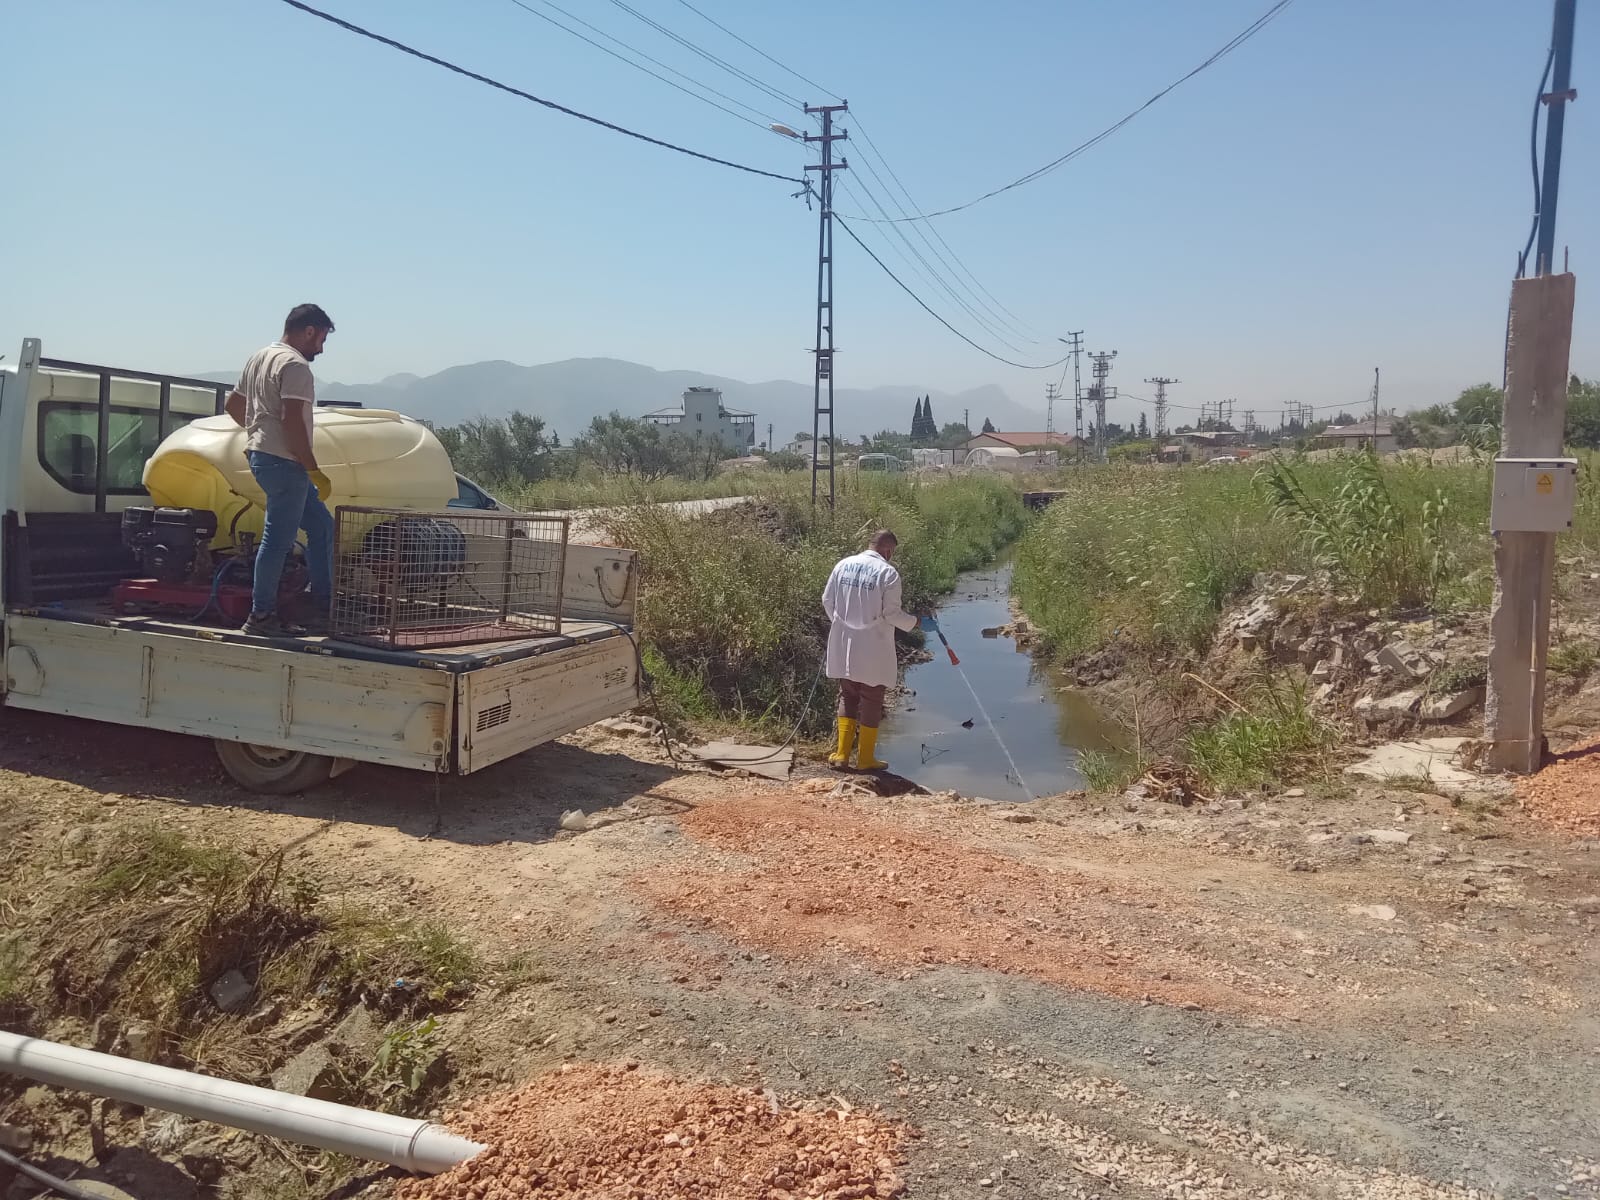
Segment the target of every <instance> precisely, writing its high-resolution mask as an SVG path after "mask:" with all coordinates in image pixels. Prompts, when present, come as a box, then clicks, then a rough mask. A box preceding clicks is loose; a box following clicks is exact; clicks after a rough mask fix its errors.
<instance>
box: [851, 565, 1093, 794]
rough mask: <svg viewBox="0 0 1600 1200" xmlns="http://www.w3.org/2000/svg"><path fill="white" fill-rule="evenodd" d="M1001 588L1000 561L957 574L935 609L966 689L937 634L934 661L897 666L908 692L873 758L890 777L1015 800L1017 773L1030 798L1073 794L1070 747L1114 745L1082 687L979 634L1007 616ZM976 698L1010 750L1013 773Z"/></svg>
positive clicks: (1076, 779)
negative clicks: (904, 667)
mask: <svg viewBox="0 0 1600 1200" xmlns="http://www.w3.org/2000/svg"><path fill="white" fill-rule="evenodd" d="M1010 591H1011V567H1010V566H1009V565H1008V564H1005V565H1001V566H999V567H997V568H995V569H993V570H989V571H982V572H974V573H972V574H970V575H964V576H962V577H961V580H960V581H959V583H958V584H957V586H956V590H955V592H954V593H952V595H951V598H950V599H949V600H948V601H946V602H945V604H944V605H943V606H941V607H940V609H939V613H938V618H939V627H940V628H941V629H943V630H944V635H945V637H946V638H948V639H949V641H950V645H951V647H952V648H953V649H954V650H955V652H956V657H958V658H959V659H960V660H961V667H960V670H961V671H965V672H966V676H967V679H968V680H970V681H971V683H972V691H968V690H967V685H966V684H965V683H963V682H962V679H961V675H960V674H959V673H958V671H957V668H955V667H953V666H951V665H950V660H949V658H948V657H946V655H945V653H944V647H943V646H941V645H939V643H938V639H937V638H932V637H930V638H929V642H928V648H929V649H930V650H931V651H932V652H933V654H934V660H933V661H932V662H929V663H919V664H917V665H915V666H913V667H910V668H908V669H907V670H906V673H905V686H906V688H907V689H908V690H909V691H910V692H912V693H915V694H914V695H906V696H902V697H900V702H899V705H898V706H897V707H896V708H895V710H894V711H893V712H891V713H890V714H889V715H888V716H887V717H885V718H884V722H883V732H882V734H881V735H880V738H879V741H878V757H879V758H882V759H884V760H886V761H887V762H888V763H889V766H890V769H891V770H893V771H894V772H895V773H896V774H898V775H904V776H905V777H906V778H908V779H914V780H916V781H917V782H918V783H920V784H922V786H923V787H926V788H929V789H931V790H934V791H943V790H952V791H957V792H960V793H961V794H962V795H965V796H987V797H989V798H990V799H993V800H1019V799H1025V798H1026V793H1025V791H1024V789H1023V786H1022V784H1020V783H1019V782H1018V780H1017V776H1018V775H1020V776H1021V777H1022V780H1024V781H1025V782H1026V785H1027V790H1028V791H1031V792H1032V793H1033V794H1034V795H1035V796H1048V795H1053V794H1055V793H1056V792H1066V791H1074V790H1076V789H1078V788H1081V787H1082V786H1083V776H1082V775H1080V774H1079V773H1078V770H1077V761H1078V754H1079V752H1080V751H1083V750H1108V749H1112V748H1114V746H1115V744H1116V741H1117V737H1118V733H1119V731H1118V730H1117V728H1116V727H1115V726H1114V725H1113V724H1112V723H1110V722H1108V721H1107V720H1105V719H1104V718H1103V717H1102V716H1101V715H1100V714H1099V713H1098V712H1097V711H1096V710H1095V708H1094V705H1093V704H1092V703H1090V701H1089V700H1088V698H1087V697H1086V696H1084V694H1083V693H1082V692H1079V691H1074V690H1073V689H1071V688H1069V687H1068V685H1067V682H1066V680H1065V679H1064V678H1062V677H1061V676H1060V675H1058V674H1057V673H1056V672H1054V671H1051V670H1049V669H1048V668H1041V667H1040V666H1039V665H1038V664H1037V663H1036V662H1035V661H1034V659H1033V656H1032V655H1030V654H1029V653H1027V652H1026V651H1024V650H1019V649H1018V648H1017V646H1016V644H1015V643H1014V642H1012V641H1011V639H1009V638H1004V637H992V638H986V637H984V636H983V631H984V630H985V629H993V628H995V627H997V626H1003V625H1006V624H1008V623H1009V622H1010V620H1011V611H1010V603H1009V596H1010ZM974 693H976V695H977V700H976V701H975V700H974V698H973V694H974ZM979 702H981V705H982V708H983V709H987V710H988V714H989V716H990V717H991V718H992V719H993V721H994V727H995V730H996V732H998V734H999V736H1000V739H1001V740H1003V741H1004V743H1005V746H1006V749H1008V750H1010V752H1011V759H1012V760H1015V763H1016V771H1015V772H1013V771H1012V765H1011V761H1008V759H1007V757H1006V754H1005V751H1003V750H1002V749H1001V747H1000V745H999V742H998V741H997V740H996V738H995V734H994V733H991V732H990V731H989V727H988V725H987V724H986V723H985V721H984V717H983V712H982V711H980V707H979ZM967 722H970V723H971V724H970V726H968V725H967Z"/></svg>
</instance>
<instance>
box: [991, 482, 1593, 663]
mask: <svg viewBox="0 0 1600 1200" xmlns="http://www.w3.org/2000/svg"><path fill="white" fill-rule="evenodd" d="M1057 486H1062V487H1065V489H1066V491H1067V494H1066V495H1065V496H1063V497H1062V498H1061V499H1059V500H1057V501H1056V502H1055V503H1054V504H1053V505H1051V507H1050V508H1049V509H1048V510H1046V512H1045V514H1044V516H1043V517H1042V518H1041V519H1040V520H1039V522H1038V523H1037V524H1036V525H1035V526H1034V527H1033V528H1032V529H1031V530H1030V531H1029V532H1028V534H1027V536H1026V537H1024V538H1023V540H1022V543H1021V545H1020V546H1019V548H1018V553H1017V572H1016V577H1015V583H1014V587H1015V591H1016V595H1017V598H1018V600H1019V601H1020V603H1021V605H1022V607H1023V609H1024V611H1026V612H1027V614H1028V617H1029V619H1030V620H1031V621H1032V622H1033V624H1034V625H1035V626H1037V627H1038V629H1039V632H1040V636H1041V637H1042V639H1043V640H1044V643H1045V645H1046V647H1047V648H1048V649H1049V650H1050V651H1052V652H1053V653H1054V654H1056V655H1057V656H1059V657H1063V658H1072V657H1077V656H1079V655H1082V654H1085V653H1087V652H1089V651H1093V650H1097V649H1099V648H1101V647H1104V646H1107V645H1112V644H1116V645H1122V646H1126V647H1128V648H1130V649H1132V650H1135V651H1139V652H1143V653H1149V654H1166V653H1173V652H1199V651H1202V650H1203V649H1204V648H1205V647H1206V646H1207V645H1209V643H1210V640H1211V637H1212V634H1213V632H1214V631H1215V628H1216V622H1217V618H1218V616H1219V615H1220V614H1221V612H1222V610H1223V608H1224V607H1226V606H1227V604H1228V603H1229V601H1230V600H1232V599H1233V598H1235V597H1237V596H1238V595H1239V594H1240V593H1242V592H1243V591H1244V590H1245V589H1246V588H1248V586H1249V584H1250V581H1251V579H1252V578H1253V577H1254V576H1255V575H1256V573H1257V572H1260V571H1287V572H1293V573H1298V574H1312V573H1314V572H1317V571H1318V570H1328V571H1332V572H1333V573H1334V574H1335V575H1336V576H1337V577H1338V578H1339V579H1340V581H1341V583H1342V585H1344V586H1345V587H1346V588H1347V589H1348V590H1349V591H1350V592H1351V593H1353V594H1354V595H1356V596H1357V598H1358V599H1360V600H1361V602H1363V603H1365V604H1369V605H1373V606H1376V605H1380V604H1388V603H1393V602H1401V603H1417V602H1426V601H1429V600H1431V601H1432V602H1433V603H1434V604H1435V605H1437V606H1441V607H1446V608H1448V607H1454V606H1458V605H1465V604H1480V603H1485V602H1487V600H1488V595H1489V588H1490V583H1491V577H1490V574H1489V572H1488V563H1489V548H1490V546H1489V537H1488V519H1487V518H1488V511H1487V510H1488V498H1489V469H1488V467H1487V465H1486V464H1479V463H1465V464H1451V465H1440V466H1435V465H1431V464H1429V463H1411V462H1404V463H1391V462H1384V463H1382V464H1381V466H1380V465H1379V464H1378V463H1377V462H1376V461H1374V460H1372V459H1371V458H1370V456H1366V455H1361V456H1352V457H1348V458H1343V459H1334V460H1331V461H1323V462H1305V461H1297V462H1294V463H1293V464H1292V465H1290V464H1277V463H1274V464H1271V465H1268V466H1267V467H1265V468H1264V469H1263V470H1262V471H1261V472H1260V473H1258V477H1257V478H1252V475H1251V473H1249V472H1246V471H1243V470H1237V469H1235V470H1213V469H1206V468H1197V467H1181V468H1178V469H1176V470H1170V469H1162V468H1152V467H1140V466H1121V467H1118V466H1111V467H1098V468H1087V469H1081V470H1076V471H1070V472H1066V473H1065V474H1064V478H1063V480H1062V482H1061V483H1059V484H1058V485H1057ZM1594 503H1595V507H1596V518H1597V524H1600V500H1597V501H1595V502H1594Z"/></svg>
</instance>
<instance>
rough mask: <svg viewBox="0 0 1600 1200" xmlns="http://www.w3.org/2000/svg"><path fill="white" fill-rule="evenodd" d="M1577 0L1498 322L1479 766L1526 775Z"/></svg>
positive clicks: (1547, 526)
mask: <svg viewBox="0 0 1600 1200" xmlns="http://www.w3.org/2000/svg"><path fill="white" fill-rule="evenodd" d="M1576 10H1577V0H1555V20H1554V24H1553V27H1552V30H1551V37H1550V63H1549V69H1550V71H1551V90H1550V91H1549V92H1546V93H1545V94H1544V95H1543V96H1541V97H1540V102H1541V103H1542V104H1544V105H1545V106H1546V108H1547V110H1548V115H1547V117H1546V119H1545V143H1544V178H1543V180H1542V183H1541V187H1540V190H1539V205H1538V213H1537V216H1536V218H1535V227H1534V233H1535V234H1536V236H1537V245H1538V252H1537V254H1536V255H1535V257H1534V260H1533V267H1534V274H1533V276H1532V277H1531V278H1523V277H1522V276H1523V273H1524V271H1525V269H1526V267H1527V251H1526V250H1524V251H1523V255H1522V257H1521V258H1520V259H1519V261H1518V267H1517V275H1518V278H1517V279H1515V280H1514V281H1513V282H1512V284H1511V311H1510V314H1509V316H1508V318H1507V322H1506V342H1505V345H1506V377H1505V378H1506V385H1505V398H1504V401H1503V403H1504V409H1503V415H1502V419H1501V424H1500V456H1499V457H1498V458H1497V459H1495V464H1494V490H1493V498H1492V500H1491V502H1490V509H1489V528H1490V531H1491V532H1492V533H1493V535H1494V604H1493V607H1492V608H1491V609H1490V612H1489V694H1488V700H1487V703H1486V704H1485V707H1484V736H1485V740H1486V741H1487V742H1488V743H1489V746H1488V752H1487V754H1486V755H1485V759H1486V765H1488V766H1490V767H1495V768H1498V769H1500V770H1505V771H1514V772H1517V773H1518V774H1524V775H1526V774H1530V773H1532V772H1534V771H1537V770H1538V769H1539V767H1540V765H1541V764H1542V762H1543V760H1544V749H1545V747H1544V691H1545V661H1546V658H1547V655H1548V651H1549V647H1550V597H1551V591H1552V588H1553V585H1554V582H1555V542H1556V533H1557V532H1558V531H1562V530H1565V529H1568V528H1571V524H1572V509H1573V493H1574V491H1575V489H1576V476H1577V464H1576V462H1574V461H1573V460H1572V459H1567V458H1563V457H1562V450H1563V447H1564V442H1565V434H1566V418H1567V380H1568V371H1569V369H1570V366H1571V352H1572V309H1573V301H1574V299H1575V297H1576V293H1577V282H1576V280H1575V279H1574V278H1573V276H1572V275H1571V274H1569V273H1566V272H1563V273H1562V274H1560V275H1552V274H1551V273H1550V272H1551V270H1552V268H1553V265H1554V258H1555V238H1556V199H1557V193H1558V191H1559V189H1560V184H1561V138H1562V131H1563V129H1564V127H1565V116H1566V106H1567V104H1568V103H1570V102H1571V101H1572V100H1574V99H1576V97H1577V93H1576V92H1574V91H1573V90H1572V29H1573V24H1574V19H1575V16H1576Z"/></svg>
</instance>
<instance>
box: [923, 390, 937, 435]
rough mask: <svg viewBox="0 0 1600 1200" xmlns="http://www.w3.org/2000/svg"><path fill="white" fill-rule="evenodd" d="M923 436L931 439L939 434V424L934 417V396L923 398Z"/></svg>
mask: <svg viewBox="0 0 1600 1200" xmlns="http://www.w3.org/2000/svg"><path fill="white" fill-rule="evenodd" d="M922 436H923V437H925V438H927V439H929V440H930V441H931V440H932V439H934V438H936V437H938V436H939V426H938V423H937V422H936V421H934V419H933V397H932V396H924V397H923V398H922Z"/></svg>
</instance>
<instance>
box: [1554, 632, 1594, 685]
mask: <svg viewBox="0 0 1600 1200" xmlns="http://www.w3.org/2000/svg"><path fill="white" fill-rule="evenodd" d="M1545 661H1546V667H1547V668H1548V670H1550V671H1551V672H1552V673H1553V674H1556V675H1570V676H1573V677H1575V678H1577V677H1582V676H1584V675H1587V674H1589V672H1591V671H1593V670H1594V668H1595V664H1596V663H1600V647H1597V646H1596V645H1595V644H1594V643H1593V642H1582V641H1571V642H1559V643H1557V644H1556V645H1554V646H1552V647H1550V655H1549V657H1548V658H1547V659H1546V660H1545Z"/></svg>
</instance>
